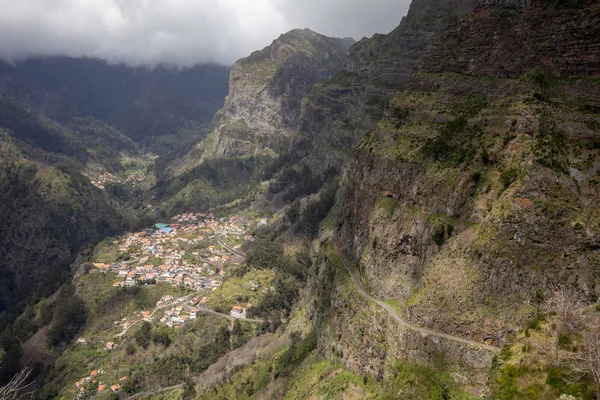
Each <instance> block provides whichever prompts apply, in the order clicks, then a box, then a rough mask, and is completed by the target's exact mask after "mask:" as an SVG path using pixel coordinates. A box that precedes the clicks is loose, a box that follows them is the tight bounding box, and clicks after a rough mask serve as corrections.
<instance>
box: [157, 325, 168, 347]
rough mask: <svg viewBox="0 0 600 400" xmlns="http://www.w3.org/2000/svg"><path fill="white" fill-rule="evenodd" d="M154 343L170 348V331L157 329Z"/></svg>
mask: <svg viewBox="0 0 600 400" xmlns="http://www.w3.org/2000/svg"><path fill="white" fill-rule="evenodd" d="M152 342H154V344H162V345H163V346H165V347H169V345H170V344H171V338H170V337H169V331H168V330H167V329H166V328H158V329H155V330H154V332H152Z"/></svg>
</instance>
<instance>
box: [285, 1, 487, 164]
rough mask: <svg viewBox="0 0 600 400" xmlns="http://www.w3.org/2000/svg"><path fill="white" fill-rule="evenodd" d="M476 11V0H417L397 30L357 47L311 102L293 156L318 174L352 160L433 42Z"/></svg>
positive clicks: (306, 105)
mask: <svg viewBox="0 0 600 400" xmlns="http://www.w3.org/2000/svg"><path fill="white" fill-rule="evenodd" d="M474 6H475V0H460V1H443V2H430V1H427V0H417V1H414V2H413V3H412V4H411V6H410V9H409V11H408V14H407V15H406V16H405V17H404V18H403V19H402V21H401V22H400V25H399V26H398V27H397V28H396V29H395V30H393V31H392V32H390V33H389V34H387V35H379V34H378V35H375V36H373V37H372V38H370V39H363V40H361V41H359V42H358V43H356V44H355V45H354V46H352V47H351V49H350V53H349V55H348V58H347V59H346V61H345V63H344V69H343V70H342V71H340V72H339V73H338V74H337V75H336V76H335V77H334V78H333V79H331V80H329V81H327V82H325V83H324V84H322V85H320V86H318V87H317V88H315V90H313V91H312V92H311V93H310V94H309V95H308V96H307V97H306V99H305V101H304V105H303V109H302V117H301V121H300V129H299V132H298V135H297V137H296V139H295V143H294V151H298V152H300V153H301V154H303V155H305V156H307V162H308V164H309V165H311V167H312V168H313V169H315V170H317V171H319V170H320V171H322V170H324V169H326V168H328V167H329V166H332V165H333V166H340V165H341V164H342V163H343V161H347V160H348V158H349V157H348V156H349V155H350V154H351V153H352V149H353V148H354V147H355V146H356V145H357V144H358V142H359V141H360V139H361V138H362V137H363V136H364V135H365V134H366V133H368V132H369V131H370V130H372V129H373V128H374V127H375V125H376V124H377V122H378V121H379V120H380V119H381V117H382V115H383V111H384V108H385V105H386V102H387V101H388V100H389V99H390V98H391V97H392V96H393V95H394V93H395V91H396V90H398V89H400V88H401V87H402V86H403V85H404V84H406V83H407V81H408V79H409V78H410V76H411V75H412V74H414V73H415V72H416V71H417V70H418V69H419V68H420V66H421V59H422V56H423V54H424V52H425V50H426V49H427V48H428V46H429V44H430V42H431V40H432V38H433V37H435V35H436V34H437V33H438V32H441V31H443V30H444V29H445V28H446V27H447V26H448V25H450V24H451V23H453V22H455V21H456V20H458V18H459V17H461V16H463V15H464V14H465V13H467V12H468V11H470V10H472V9H473V7H474Z"/></svg>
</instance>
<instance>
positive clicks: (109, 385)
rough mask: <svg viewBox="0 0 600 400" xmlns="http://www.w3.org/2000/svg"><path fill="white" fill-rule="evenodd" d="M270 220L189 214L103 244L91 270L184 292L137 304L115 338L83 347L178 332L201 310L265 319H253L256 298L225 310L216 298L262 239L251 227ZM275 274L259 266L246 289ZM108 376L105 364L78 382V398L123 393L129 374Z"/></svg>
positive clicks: (107, 347)
mask: <svg viewBox="0 0 600 400" xmlns="http://www.w3.org/2000/svg"><path fill="white" fill-rule="evenodd" d="M266 224H267V221H266V219H260V220H251V221H245V220H244V221H242V220H241V218H238V217H235V216H234V217H229V218H217V217H216V216H215V215H214V214H212V213H198V212H189V213H184V214H178V215H175V216H173V217H172V218H169V219H167V220H166V221H165V222H160V223H156V224H155V225H153V226H152V227H150V228H148V229H144V230H141V231H139V232H133V233H127V234H125V235H123V236H122V237H120V238H116V239H113V240H110V241H108V242H106V243H104V244H101V245H99V246H98V247H97V252H96V257H95V259H94V262H93V263H92V268H91V270H89V274H104V275H105V276H107V277H113V276H114V278H115V279H114V280H112V286H113V287H115V288H121V289H123V290H127V289H129V288H135V287H139V288H140V289H143V290H153V288H156V289H157V290H158V289H160V288H161V287H162V288H164V289H168V288H172V291H174V292H177V293H179V295H174V294H164V295H162V297H161V298H160V299H159V300H158V301H157V302H156V304H155V306H154V308H150V309H136V310H133V311H132V312H131V313H130V314H129V315H124V316H122V317H121V318H119V319H117V320H115V321H114V323H113V324H112V328H111V330H110V332H112V333H110V336H105V337H103V338H101V339H99V338H95V339H94V338H91V337H79V338H78V339H77V340H76V346H79V347H81V348H87V347H89V346H90V345H92V344H94V345H95V346H96V347H97V348H102V349H103V351H108V352H110V351H114V350H116V349H118V348H119V347H120V346H121V343H122V341H123V339H124V336H125V335H127V334H128V332H129V333H130V334H133V333H134V332H135V331H136V330H137V329H139V328H140V327H141V325H142V324H144V323H146V322H147V323H150V324H152V325H154V326H165V327H167V328H170V329H175V330H178V329H180V328H182V327H183V326H184V325H185V324H186V323H188V322H190V321H194V320H196V319H197V318H198V316H199V314H200V313H207V314H211V315H213V316H217V317H222V318H226V319H228V320H229V321H230V322H231V323H233V322H234V321H235V320H246V321H249V322H255V323H260V322H262V320H260V319H251V318H247V313H246V311H247V308H248V307H250V306H251V305H252V304H251V303H250V302H249V301H247V300H248V299H247V297H248V296H246V298H245V300H246V301H240V302H237V301H236V302H234V303H231V302H224V303H226V304H227V306H228V307H229V308H223V307H219V306H220V305H221V304H220V303H219V302H218V300H215V299H218V298H223V296H222V295H221V294H219V292H218V289H219V288H221V287H222V286H226V285H225V284H226V283H228V279H229V278H231V277H230V276H229V275H230V271H232V270H235V269H236V268H238V267H239V266H241V265H242V264H243V263H244V262H245V254H244V252H243V251H242V245H243V244H244V243H246V242H249V241H253V240H254V237H253V235H252V234H250V233H249V232H251V231H253V230H254V228H256V227H260V226H264V225H266ZM250 275H252V273H251V274H250ZM271 277H272V276H271V275H270V273H269V272H268V271H260V272H259V271H256V280H250V281H248V282H244V283H243V290H244V291H248V292H250V293H252V292H256V291H257V289H258V288H259V287H261V284H260V283H259V282H261V283H262V287H263V289H265V282H269V280H270V279H271ZM232 287H233V289H232V290H233V291H234V292H235V291H239V290H238V289H239V287H236V286H235V285H234V284H232ZM99 290H100V288H99ZM168 290H171V289H168ZM182 294H183V295H182ZM214 294H216V296H214ZM238 297H239V295H238ZM136 328H137V329H136ZM98 346H99V347H98ZM103 375H104V370H103V369H102V368H101V366H100V365H98V366H96V369H94V370H92V371H91V373H89V374H88V375H87V376H84V377H82V378H81V379H79V380H77V381H76V382H74V389H75V391H76V393H77V395H76V397H77V398H84V397H85V398H87V396H89V395H90V394H91V393H102V392H105V391H113V392H115V393H118V392H119V391H120V388H121V385H122V384H123V383H124V382H125V381H126V380H127V377H126V376H123V377H117V376H116V375H115V376H113V377H112V378H110V379H109V378H107V377H103ZM112 375H114V374H112ZM112 375H111V376H112ZM117 378H118V381H117ZM110 380H113V381H114V382H109V381H110Z"/></svg>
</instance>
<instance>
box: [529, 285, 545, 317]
mask: <svg viewBox="0 0 600 400" xmlns="http://www.w3.org/2000/svg"><path fill="white" fill-rule="evenodd" d="M531 299H532V300H533V304H535V306H536V314H538V315H539V313H540V306H541V305H542V303H543V302H544V301H546V296H545V295H544V292H543V291H542V289H540V288H537V289H535V291H534V292H533V294H532V295H531Z"/></svg>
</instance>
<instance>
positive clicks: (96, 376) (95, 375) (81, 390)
mask: <svg viewBox="0 0 600 400" xmlns="http://www.w3.org/2000/svg"><path fill="white" fill-rule="evenodd" d="M103 375H104V370H102V369H94V370H92V371H91V372H90V374H89V375H88V376H86V377H84V378H81V379H80V380H78V381H77V382H75V388H77V391H78V395H77V397H78V398H81V397H84V395H85V394H86V393H89V392H92V393H93V392H97V393H102V392H104V391H106V390H108V384H107V383H105V382H102V381H101V377H102V376H103ZM126 380H127V377H126V376H123V377H121V378H119V382H118V383H115V384H113V385H111V386H110V390H112V391H113V392H115V393H116V392H118V391H119V390H120V389H121V385H122V384H123V383H124V382H125V381H126Z"/></svg>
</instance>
